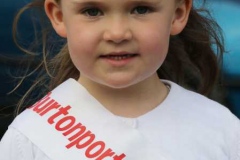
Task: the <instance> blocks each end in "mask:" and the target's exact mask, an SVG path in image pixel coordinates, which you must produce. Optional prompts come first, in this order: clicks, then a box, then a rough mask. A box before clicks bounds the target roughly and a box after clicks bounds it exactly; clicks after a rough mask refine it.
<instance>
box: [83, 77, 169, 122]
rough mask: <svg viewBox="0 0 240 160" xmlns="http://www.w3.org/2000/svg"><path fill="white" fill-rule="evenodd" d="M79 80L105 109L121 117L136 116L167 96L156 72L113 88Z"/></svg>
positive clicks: (152, 107) (165, 89) (150, 108)
mask: <svg viewBox="0 0 240 160" xmlns="http://www.w3.org/2000/svg"><path fill="white" fill-rule="evenodd" d="M79 82H80V83H81V84H82V85H83V86H84V87H85V88H86V89H87V90H88V92H89V93H90V94H92V95H93V96H94V97H95V98H96V99H97V100H98V101H99V102H100V103H101V104H102V105H103V106H104V107H105V108H106V109H108V110H109V111H110V112H112V113H113V114H115V115H118V116H123V117H132V118H133V117H138V116H140V115H143V114H145V113H147V112H149V111H151V110H152V109H154V108H155V107H157V106H158V105H159V104H160V103H161V102H162V101H163V100H164V99H165V98H166V96H167V94H168V89H167V87H166V86H165V85H164V84H163V83H162V82H161V81H160V80H159V78H158V76H157V74H155V75H153V76H151V77H150V78H148V79H146V80H144V81H142V82H140V83H138V84H136V85H133V86H131V87H127V88H121V89H114V88H110V87H107V86H103V85H100V84H97V83H92V82H91V85H90V84H89V83H85V82H84V81H81V79H79Z"/></svg>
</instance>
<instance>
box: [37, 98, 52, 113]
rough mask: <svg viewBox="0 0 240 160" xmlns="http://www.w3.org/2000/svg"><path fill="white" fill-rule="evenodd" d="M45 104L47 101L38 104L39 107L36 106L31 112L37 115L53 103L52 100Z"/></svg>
mask: <svg viewBox="0 0 240 160" xmlns="http://www.w3.org/2000/svg"><path fill="white" fill-rule="evenodd" d="M45 102H47V101H43V102H41V103H39V105H37V106H36V107H34V108H33V111H35V112H37V113H39V112H42V111H43V110H44V109H46V108H47V107H49V106H50V105H51V104H52V103H54V100H50V101H48V103H47V104H44V103H45Z"/></svg>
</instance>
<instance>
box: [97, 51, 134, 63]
mask: <svg viewBox="0 0 240 160" xmlns="http://www.w3.org/2000/svg"><path fill="white" fill-rule="evenodd" d="M136 56H138V54H135V53H127V52H121V53H109V54H106V55H101V56H100V58H105V59H109V60H117V61H120V60H125V59H129V58H133V57H136Z"/></svg>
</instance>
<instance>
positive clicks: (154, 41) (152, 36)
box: [140, 27, 170, 58]
mask: <svg viewBox="0 0 240 160" xmlns="http://www.w3.org/2000/svg"><path fill="white" fill-rule="evenodd" d="M141 39H142V44H141V46H140V47H141V50H142V51H143V53H146V54H154V56H151V57H154V58H157V57H158V58H162V57H163V58H165V56H166V54H167V52H168V46H169V39H170V30H169V29H168V28H160V27H156V28H153V29H151V30H148V31H145V32H142V38H141Z"/></svg>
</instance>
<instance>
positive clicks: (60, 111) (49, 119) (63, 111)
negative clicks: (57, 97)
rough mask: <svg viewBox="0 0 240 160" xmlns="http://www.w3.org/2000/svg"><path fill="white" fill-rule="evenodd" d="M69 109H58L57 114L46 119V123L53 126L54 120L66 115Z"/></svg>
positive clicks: (68, 107)
mask: <svg viewBox="0 0 240 160" xmlns="http://www.w3.org/2000/svg"><path fill="white" fill-rule="evenodd" d="M69 109H71V107H70V106H67V107H62V108H60V109H59V110H58V112H57V113H55V114H54V115H52V116H51V117H50V118H48V123H50V124H53V123H54V119H55V118H57V117H59V116H60V115H67V114H68V110H69Z"/></svg>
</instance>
